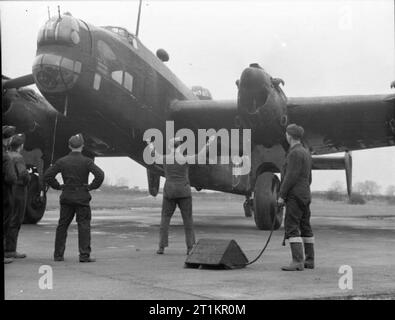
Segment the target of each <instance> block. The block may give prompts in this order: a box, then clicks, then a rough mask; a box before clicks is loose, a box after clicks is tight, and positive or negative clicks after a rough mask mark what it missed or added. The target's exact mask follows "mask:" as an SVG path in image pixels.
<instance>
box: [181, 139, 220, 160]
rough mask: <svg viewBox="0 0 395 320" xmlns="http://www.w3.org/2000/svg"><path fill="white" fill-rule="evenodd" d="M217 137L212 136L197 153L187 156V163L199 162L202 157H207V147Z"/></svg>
mask: <svg viewBox="0 0 395 320" xmlns="http://www.w3.org/2000/svg"><path fill="white" fill-rule="evenodd" d="M216 138H217V136H216V135H212V136H210V138H209V139H208V141H207V143H206V144H205V145H204V146H203V148H202V149H201V150H200V151H199V152H198V153H197V154H194V155H189V156H188V155H187V156H185V159H186V161H187V163H199V159H202V158H204V157H205V155H206V153H207V149H208V148H209V147H210V145H211V144H212V143H213V142H214V140H216Z"/></svg>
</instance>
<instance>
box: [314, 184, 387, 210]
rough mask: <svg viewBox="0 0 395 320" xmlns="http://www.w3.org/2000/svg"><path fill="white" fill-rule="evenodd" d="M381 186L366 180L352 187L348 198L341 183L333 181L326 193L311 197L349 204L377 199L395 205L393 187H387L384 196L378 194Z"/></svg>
mask: <svg viewBox="0 0 395 320" xmlns="http://www.w3.org/2000/svg"><path fill="white" fill-rule="evenodd" d="M380 190H381V186H379V185H378V184H377V183H376V182H375V181H372V180H366V181H363V182H357V183H356V184H355V185H354V186H353V192H352V194H351V196H350V197H348V195H347V192H346V188H345V186H344V184H343V183H342V182H341V181H335V182H333V183H332V185H331V186H330V187H329V189H328V191H326V192H324V193H322V192H321V193H314V192H313V195H315V196H318V197H321V198H325V199H327V200H330V201H348V202H349V203H351V204H365V203H366V201H370V200H374V199H379V200H386V201H387V202H388V203H389V204H391V205H394V204H395V185H390V186H388V187H387V189H386V191H385V193H384V194H381V193H380Z"/></svg>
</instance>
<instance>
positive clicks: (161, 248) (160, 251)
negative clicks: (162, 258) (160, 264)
mask: <svg viewBox="0 0 395 320" xmlns="http://www.w3.org/2000/svg"><path fill="white" fill-rule="evenodd" d="M164 252H165V248H163V247H159V249H158V250H157V251H156V253H157V254H163V253H164Z"/></svg>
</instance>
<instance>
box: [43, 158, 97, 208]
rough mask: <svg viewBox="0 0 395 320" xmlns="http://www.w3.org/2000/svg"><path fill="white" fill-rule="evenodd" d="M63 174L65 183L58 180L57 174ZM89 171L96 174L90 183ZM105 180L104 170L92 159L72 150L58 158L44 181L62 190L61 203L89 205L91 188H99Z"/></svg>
mask: <svg viewBox="0 0 395 320" xmlns="http://www.w3.org/2000/svg"><path fill="white" fill-rule="evenodd" d="M58 173H61V174H62V179H63V182H64V184H63V185H60V183H59V182H58V181H57V180H56V178H55V177H56V175H57V174H58ZM89 173H92V174H93V175H94V179H93V181H92V182H91V183H90V184H88V177H89ZM103 180H104V172H103V171H102V170H101V169H100V168H99V167H98V166H96V165H95V163H94V162H93V160H92V159H90V158H88V157H85V156H83V155H82V154H81V152H73V151H72V152H70V153H69V154H68V155H67V156H65V157H63V158H60V159H58V160H57V161H56V162H55V164H54V165H53V166H51V167H50V168H48V170H47V171H46V172H45V174H44V181H45V182H46V183H48V184H49V185H50V186H51V187H52V188H54V189H55V190H62V194H61V195H60V203H61V204H69V205H81V206H88V205H89V201H90V200H91V198H92V197H91V195H90V193H89V191H90V190H93V189H97V188H99V187H100V186H101V184H102V183H103Z"/></svg>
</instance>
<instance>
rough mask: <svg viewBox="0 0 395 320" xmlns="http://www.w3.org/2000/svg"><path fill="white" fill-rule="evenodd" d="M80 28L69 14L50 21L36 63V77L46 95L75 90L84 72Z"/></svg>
mask: <svg viewBox="0 0 395 320" xmlns="http://www.w3.org/2000/svg"><path fill="white" fill-rule="evenodd" d="M80 45H81V37H80V25H79V23H78V20H77V19H75V18H74V17H72V16H71V15H69V14H66V15H63V16H61V17H59V18H56V17H53V18H51V19H49V20H48V21H47V22H46V23H45V24H44V26H43V27H42V28H41V29H40V31H39V34H38V38H37V56H36V59H35V60H34V62H33V70H32V71H33V77H34V80H35V83H36V85H37V86H38V88H39V89H40V91H42V92H51V93H55V92H64V91H67V90H69V89H71V88H72V87H73V86H74V84H75V83H76V82H77V80H78V77H79V75H80V73H81V68H82V63H81V61H79V60H78V58H79V57H78V55H76V54H74V53H73V52H75V51H76V50H74V49H77V51H78V50H79V49H80Z"/></svg>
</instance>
